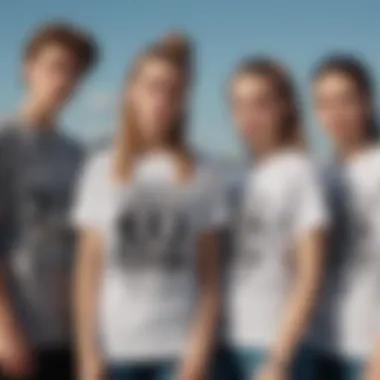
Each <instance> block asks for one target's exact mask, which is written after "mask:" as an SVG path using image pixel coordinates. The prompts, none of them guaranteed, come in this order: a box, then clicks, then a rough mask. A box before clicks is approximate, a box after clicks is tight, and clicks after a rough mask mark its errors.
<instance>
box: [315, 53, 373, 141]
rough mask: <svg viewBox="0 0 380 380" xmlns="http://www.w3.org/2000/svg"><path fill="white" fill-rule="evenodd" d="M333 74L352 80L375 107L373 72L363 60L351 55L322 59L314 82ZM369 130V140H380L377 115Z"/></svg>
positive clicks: (370, 122) (336, 55)
mask: <svg viewBox="0 0 380 380" xmlns="http://www.w3.org/2000/svg"><path fill="white" fill-rule="evenodd" d="M332 73H339V74H343V75H345V76H347V77H348V78H350V79H351V80H352V81H353V82H354V83H355V86H356V87H357V89H358V91H359V93H360V94H361V95H362V96H364V97H365V98H366V99H367V100H368V101H369V102H370V103H371V105H372V106H373V103H374V95H375V94H374V87H373V79H372V75H371V70H370V68H369V67H368V66H367V65H366V64H365V63H364V62H363V61H362V60H359V59H358V58H356V57H354V56H352V55H349V54H335V55H330V56H328V57H326V58H324V59H322V60H321V61H320V63H319V64H318V65H317V66H316V68H315V69H314V73H313V80H314V81H317V80H318V79H320V78H322V77H324V76H326V75H329V74H332ZM367 128H368V129H367V130H368V136H369V138H370V139H371V140H378V139H379V137H380V136H379V129H378V122H377V118H376V115H375V113H373V115H371V117H370V120H368V125H367Z"/></svg>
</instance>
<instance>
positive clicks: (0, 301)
mask: <svg viewBox="0 0 380 380" xmlns="http://www.w3.org/2000/svg"><path fill="white" fill-rule="evenodd" d="M15 330H16V331H17V330H18V326H17V321H16V318H15V315H14V312H13V308H12V303H11V301H10V299H9V296H8V291H7V288H6V284H5V281H4V273H3V271H1V274H0V331H1V334H8V333H10V332H13V331H15Z"/></svg>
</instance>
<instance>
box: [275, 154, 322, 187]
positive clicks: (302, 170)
mask: <svg viewBox="0 0 380 380" xmlns="http://www.w3.org/2000/svg"><path fill="white" fill-rule="evenodd" d="M319 170H320V169H319V167H318V164H317V163H316V161H315V160H314V159H313V157H312V156H311V155H309V154H308V153H307V152H302V151H301V152H298V151H294V152H288V153H286V154H284V155H283V156H282V157H280V159H279V160H278V161H277V163H276V165H275V166H274V167H273V171H275V173H273V171H271V172H270V173H271V174H272V175H274V174H276V177H278V178H283V180H284V181H286V182H288V183H292V182H296V183H297V182H299V181H302V179H303V178H305V177H310V176H313V177H314V176H316V177H317V176H318V175H319V174H318V173H319Z"/></svg>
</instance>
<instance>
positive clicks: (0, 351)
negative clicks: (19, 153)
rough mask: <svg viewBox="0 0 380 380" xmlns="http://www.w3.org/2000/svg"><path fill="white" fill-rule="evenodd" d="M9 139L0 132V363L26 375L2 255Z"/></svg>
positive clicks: (9, 201)
mask: <svg viewBox="0 0 380 380" xmlns="http://www.w3.org/2000/svg"><path fill="white" fill-rule="evenodd" d="M8 148H9V142H8V141H6V139H4V135H1V136H0V367H1V369H2V371H3V372H4V373H5V374H6V375H9V376H11V377H13V376H16V377H19V376H26V375H30V373H31V372H32V369H33V365H32V364H33V360H32V352H31V349H30V347H29V346H28V342H27V339H26V336H25V334H24V332H23V331H22V329H21V327H20V326H19V324H18V322H17V319H16V317H15V314H14V311H13V305H12V303H11V299H10V297H9V289H8V288H7V284H6V280H5V279H6V275H7V273H6V265H5V256H6V254H7V253H8V252H9V251H10V250H11V246H12V242H11V240H12V239H11V236H12V217H13V207H12V205H13V204H14V199H13V191H12V183H13V181H12V179H13V176H12V172H13V170H12V169H13V167H12V164H11V160H10V159H11V157H10V156H9V155H8V153H7V150H8Z"/></svg>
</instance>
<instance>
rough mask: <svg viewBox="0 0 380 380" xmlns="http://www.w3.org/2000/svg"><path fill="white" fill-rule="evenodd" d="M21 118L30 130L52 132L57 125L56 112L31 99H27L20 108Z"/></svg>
mask: <svg viewBox="0 0 380 380" xmlns="http://www.w3.org/2000/svg"><path fill="white" fill-rule="evenodd" d="M20 113H21V117H22V118H23V120H25V121H26V123H27V125H29V126H31V127H32V128H37V129H41V130H42V129H43V130H52V129H54V128H55V125H56V123H57V116H58V115H57V111H56V110H52V109H51V108H48V107H46V106H44V105H42V104H40V103H38V102H37V101H34V100H33V99H28V100H27V101H26V102H25V103H24V106H23V107H22V108H21V112H20Z"/></svg>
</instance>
